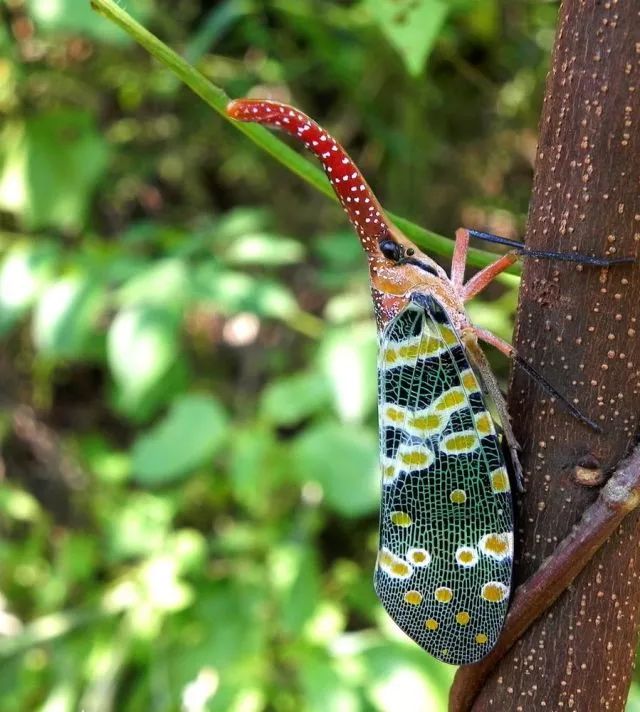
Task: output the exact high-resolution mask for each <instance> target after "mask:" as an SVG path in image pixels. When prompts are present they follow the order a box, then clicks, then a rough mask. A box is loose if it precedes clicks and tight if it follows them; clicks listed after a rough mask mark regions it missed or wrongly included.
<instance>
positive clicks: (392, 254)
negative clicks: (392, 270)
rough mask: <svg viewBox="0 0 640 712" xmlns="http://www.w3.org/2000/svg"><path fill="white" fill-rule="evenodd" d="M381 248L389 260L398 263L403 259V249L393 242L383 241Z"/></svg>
mask: <svg viewBox="0 0 640 712" xmlns="http://www.w3.org/2000/svg"><path fill="white" fill-rule="evenodd" d="M379 247H380V252H382V254H383V255H384V256H385V257H386V258H387V259H389V260H393V261H394V262H398V261H399V260H400V258H401V257H402V247H400V245H399V244H398V243H397V242H394V241H393V240H382V241H381V242H380V244H379Z"/></svg>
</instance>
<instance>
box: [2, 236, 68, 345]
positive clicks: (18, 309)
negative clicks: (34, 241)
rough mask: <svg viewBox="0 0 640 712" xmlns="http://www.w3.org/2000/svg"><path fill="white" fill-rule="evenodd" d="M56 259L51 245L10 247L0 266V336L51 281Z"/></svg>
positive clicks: (25, 244) (20, 244) (24, 244)
mask: <svg viewBox="0 0 640 712" xmlns="http://www.w3.org/2000/svg"><path fill="white" fill-rule="evenodd" d="M56 257H57V250H56V249H55V248H54V247H53V245H51V244H48V243H42V244H39V245H31V244H28V243H17V244H14V245H13V246H12V247H11V248H10V250H9V251H8V252H7V254H6V255H5V257H4V259H3V261H2V263H1V264H0V334H1V333H2V332H4V331H6V330H7V329H9V328H10V327H11V326H13V324H14V323H15V322H16V320H17V319H19V318H20V317H21V316H22V315H23V314H24V312H25V311H26V310H27V309H28V308H29V307H30V306H31V305H32V304H33V302H34V301H35V299H36V297H37V296H38V294H39V293H40V291H41V290H42V288H43V287H44V285H45V284H46V283H47V282H48V281H49V280H50V279H51V277H52V275H53V270H54V266H55V260H56Z"/></svg>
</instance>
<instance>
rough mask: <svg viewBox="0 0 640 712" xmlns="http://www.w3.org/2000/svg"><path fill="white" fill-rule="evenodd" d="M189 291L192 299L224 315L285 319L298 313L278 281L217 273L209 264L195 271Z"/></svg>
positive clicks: (221, 271) (214, 266) (223, 272)
mask: <svg viewBox="0 0 640 712" xmlns="http://www.w3.org/2000/svg"><path fill="white" fill-rule="evenodd" d="M192 290H193V296H194V298H195V299H197V300H200V301H202V302H205V303H210V304H212V305H213V306H215V307H216V308H217V309H220V311H222V312H223V313H225V314H237V313H238V312H243V311H248V312H252V313H253V314H257V315H258V316H267V317H275V318H279V319H287V318H289V317H291V316H293V315H295V314H297V313H298V305H297V302H296V300H295V297H294V296H293V294H292V293H291V292H290V291H289V290H288V289H287V288H286V287H284V286H282V285H281V284H279V283H278V282H275V281H273V280H267V279H257V278H254V277H251V276H250V275H248V274H246V273H244V272H235V271H233V272H232V271H231V270H220V268H219V267H217V266H216V265H215V264H213V263H207V264H203V265H201V266H200V268H199V269H197V270H196V271H195V273H194V275H193V282H192Z"/></svg>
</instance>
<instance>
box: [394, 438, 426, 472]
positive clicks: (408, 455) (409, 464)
mask: <svg viewBox="0 0 640 712" xmlns="http://www.w3.org/2000/svg"><path fill="white" fill-rule="evenodd" d="M397 459H398V465H399V467H400V468H402V467H403V466H404V469H408V470H415V469H419V470H422V469H425V468H427V467H430V465H431V463H432V462H433V460H434V454H433V452H431V450H429V449H428V448H427V447H426V446H425V445H424V444H423V445H422V446H420V447H416V446H415V445H401V446H400V449H399V450H398V454H397Z"/></svg>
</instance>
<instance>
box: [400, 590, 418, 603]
mask: <svg viewBox="0 0 640 712" xmlns="http://www.w3.org/2000/svg"><path fill="white" fill-rule="evenodd" d="M404 600H405V601H406V602H407V603H409V604H410V605H412V606H419V605H420V604H421V603H422V594H421V593H420V591H407V592H406V593H405V594H404Z"/></svg>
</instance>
